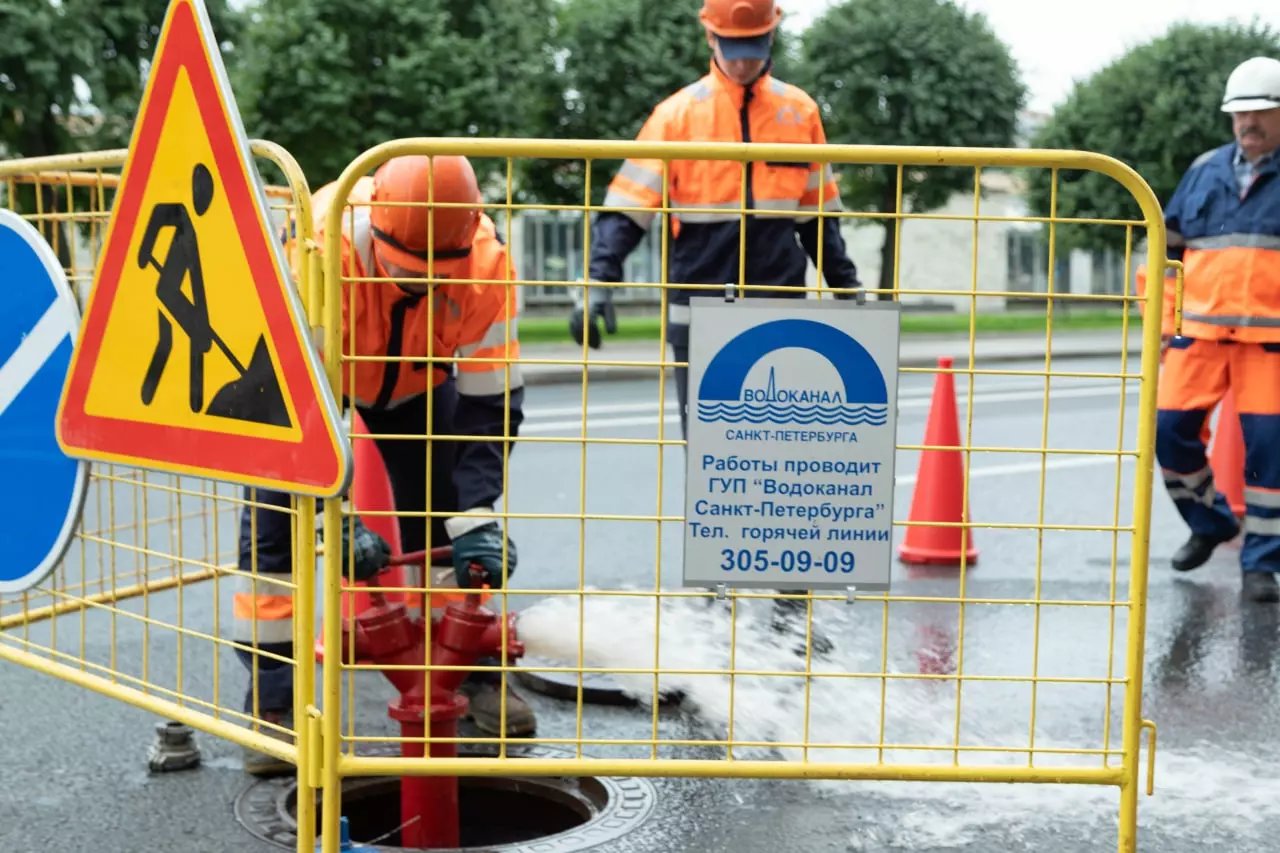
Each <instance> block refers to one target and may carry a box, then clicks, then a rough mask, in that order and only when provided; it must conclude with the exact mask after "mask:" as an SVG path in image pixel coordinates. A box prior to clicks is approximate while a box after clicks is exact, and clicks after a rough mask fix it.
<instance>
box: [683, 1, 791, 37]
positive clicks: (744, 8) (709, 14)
mask: <svg viewBox="0 0 1280 853" xmlns="http://www.w3.org/2000/svg"><path fill="white" fill-rule="evenodd" d="M698 18H699V19H701V21H702V23H703V25H704V26H705V27H706V28H707V29H708V30H710V31H711V32H713V33H715V34H716V35H717V36H720V37H721V38H727V39H740V38H755V37H757V36H763V35H767V34H769V33H771V32H773V31H774V30H775V29H777V27H778V22H779V21H781V20H782V10H781V9H779V8H778V6H777V4H775V3H774V2H773V0H703V2H702V11H701V12H699V13H698Z"/></svg>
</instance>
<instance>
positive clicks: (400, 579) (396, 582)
mask: <svg viewBox="0 0 1280 853" xmlns="http://www.w3.org/2000/svg"><path fill="white" fill-rule="evenodd" d="M351 431H352V432H353V433H364V434H368V432H369V429H368V427H366V426H365V423H364V419H363V418H361V417H360V413H359V412H358V411H356V410H354V409H352V411H351ZM351 457H352V466H353V467H352V472H351V505H352V508H353V509H354V510H355V511H356V512H357V513H359V512H361V511H373V512H391V511H394V510H395V508H396V501H395V495H394V493H393V492H392V490H391V478H390V477H389V476H388V475H387V466H386V464H385V463H383V461H382V454H381V453H379V452H378V445H376V444H375V443H374V441H373V439H372V438H355V439H352V441H351ZM360 520H361V521H363V522H364V524H365V526H366V527H368V528H369V529H370V530H372V531H373V532H374V533H377V534H378V535H379V536H381V537H382V538H383V539H385V540H387V544H388V545H390V546H391V553H392V555H397V554H400V553H401V544H400V522H399V520H398V519H396V518H395V517H394V516H390V515H375V516H372V517H370V516H363V515H362V516H361V517H360ZM325 547H326V548H327V547H328V545H327V544H326V546H325ZM342 572H343V575H342V586H343V588H344V589H346V588H347V587H348V586H349V584H348V583H347V575H346V567H345V566H344V567H343V568H342ZM408 580H409V578H407V577H406V576H405V568H404V567H403V566H391V567H390V568H388V569H387V570H386V572H385V573H384V574H383V576H382V578H380V581H379V582H380V585H382V586H392V587H395V586H398V587H404V586H411V585H416V580H415V581H414V584H409V583H406V581H408ZM355 585H356V586H357V587H361V588H363V587H367V586H368V584H367V583H365V582H364V581H356V583H355ZM415 597H419V598H420V596H415ZM386 598H387V600H388V601H404V600H405V594H404V593H400V592H389V593H387V594H386ZM413 605H414V603H413V602H406V606H408V607H411V608H412V607H413ZM370 606H372V605H371V602H370V601H369V594H368V593H366V592H357V593H355V594H344V595H343V596H342V616H343V618H344V619H347V618H350V617H351V613H352V611H353V610H354V611H355V612H356V613H361V612H363V611H365V610H368V609H369V607H370ZM316 660H317V661H321V662H322V661H324V625H323V623H321V625H320V630H319V631H317V632H316Z"/></svg>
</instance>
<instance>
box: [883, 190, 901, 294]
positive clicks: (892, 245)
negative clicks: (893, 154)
mask: <svg viewBox="0 0 1280 853" xmlns="http://www.w3.org/2000/svg"><path fill="white" fill-rule="evenodd" d="M903 203H904V204H905V203H906V199H903ZM897 206H898V186H897V183H896V182H890V183H888V184H885V187H884V195H883V196H882V197H881V199H880V212H881V213H893V212H894V211H895V210H896V209H897ZM899 221H900V220H896V219H886V220H885V223H884V241H883V242H882V243H881V244H880V289H881V290H893V264H894V261H895V260H897V258H896V257H895V252H894V250H895V249H896V248H897V242H898V241H897V231H898V228H899V225H898V223H899ZM876 299H879V300H883V301H885V302H892V301H893V294H892V293H877V294H876Z"/></svg>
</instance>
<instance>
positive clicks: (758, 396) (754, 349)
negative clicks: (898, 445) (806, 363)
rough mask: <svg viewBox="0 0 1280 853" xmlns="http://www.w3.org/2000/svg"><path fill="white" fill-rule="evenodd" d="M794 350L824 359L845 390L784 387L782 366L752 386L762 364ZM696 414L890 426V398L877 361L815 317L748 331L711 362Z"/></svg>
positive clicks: (711, 418)
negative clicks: (779, 379)
mask: <svg viewBox="0 0 1280 853" xmlns="http://www.w3.org/2000/svg"><path fill="white" fill-rule="evenodd" d="M787 349H801V350H808V351H810V352H813V353H816V354H817V355H819V356H821V357H822V358H824V359H825V360H826V361H827V362H828V363H829V364H830V365H831V366H832V367H833V368H835V371H836V373H837V374H838V375H839V377H840V383H839V385H838V386H837V387H830V386H827V387H823V386H821V385H819V386H817V387H799V388H796V387H779V386H778V383H777V378H776V374H777V364H776V363H772V364H770V366H769V376H768V379H767V380H766V381H765V383H764V384H763V385H761V386H758V387H750V386H748V385H747V377H748V375H750V373H751V371H752V369H753V368H754V367H755V366H756V365H757V364H758V363H759V362H761V361H762V360H763V359H765V358H767V357H768V356H770V355H772V354H774V353H776V352H778V351H779V350H787ZM824 384H825V383H824ZM697 417H698V420H700V421H702V422H703V423H714V422H717V421H719V422H722V423H730V424H741V423H746V424H763V423H778V424H798V425H814V424H821V425H824V426H849V427H852V426H884V425H885V424H886V423H887V422H888V419H889V393H888V390H887V388H886V386H885V381H884V374H883V373H882V372H881V371H880V366H879V365H878V364H876V360H875V359H874V358H872V356H871V354H870V353H869V352H867V350H866V349H865V348H864V347H863V346H862V344H860V343H858V342H857V341H856V340H854V339H853V338H851V337H849V336H848V335H847V334H845V333H844V332H842V331H840V330H839V329H837V328H835V327H833V326H829V325H827V324H825V323H818V322H815V321H813V320H799V319H788V320H774V321H772V322H769V323H762V324H761V325H759V326H755V327H753V328H750V329H748V330H746V331H745V332H742V333H741V334H739V335H738V336H737V337H735V338H733V339H732V340H730V341H729V342H728V343H727V344H725V345H724V347H722V348H721V350H720V351H719V352H718V353H716V355H715V358H713V359H711V363H710V364H708V365H707V369H706V372H705V373H703V375H702V382H701V384H700V385H699V386H698V412H697Z"/></svg>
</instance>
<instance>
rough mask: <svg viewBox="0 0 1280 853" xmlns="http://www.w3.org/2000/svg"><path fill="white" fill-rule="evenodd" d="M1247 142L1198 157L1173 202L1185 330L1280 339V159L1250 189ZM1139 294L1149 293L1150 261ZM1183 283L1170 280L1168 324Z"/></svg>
mask: <svg viewBox="0 0 1280 853" xmlns="http://www.w3.org/2000/svg"><path fill="white" fill-rule="evenodd" d="M1238 151H1239V146H1238V145H1237V144H1236V143H1234V142H1231V143H1228V144H1226V145H1223V146H1221V147H1219V148H1215V149H1213V150H1212V151H1207V152H1205V153H1204V154H1202V155H1200V157H1198V158H1197V159H1196V160H1195V162H1193V163H1192V164H1191V168H1189V169H1188V170H1187V172H1186V174H1185V175H1183V177H1182V180H1181V181H1180V182H1179V184H1178V188H1177V189H1176V190H1175V191H1174V193H1173V197H1172V198H1171V199H1170V200H1169V203H1168V205H1166V207H1165V212H1164V214H1165V216H1164V219H1165V228H1166V230H1167V232H1168V237H1167V245H1168V253H1167V254H1168V257H1169V258H1170V259H1172V260H1181V261H1182V263H1183V284H1182V334H1183V335H1184V336H1185V337H1189V338H1201V339H1206V340H1234V341H1246V342H1252V343H1275V342H1278V341H1280V158H1277V157H1274V156H1273V157H1271V158H1270V159H1269V161H1268V162H1266V163H1264V164H1263V165H1261V166H1260V167H1259V169H1258V171H1257V176H1256V177H1255V179H1254V180H1253V182H1252V184H1251V185H1250V186H1248V187H1246V188H1244V189H1243V190H1242V189H1241V187H1240V186H1239V184H1238V182H1237V179H1236V171H1235V163H1236V158H1237V156H1238ZM1137 288H1138V293H1139V294H1145V292H1146V269H1145V265H1144V266H1143V267H1139V269H1138V277H1137ZM1174 305H1175V288H1174V282H1173V278H1172V276H1170V277H1169V278H1168V280H1167V281H1166V283H1165V292H1164V304H1163V305H1162V306H1161V330H1162V332H1163V333H1164V334H1166V335H1172V334H1173V333H1174V325H1173V323H1174Z"/></svg>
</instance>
